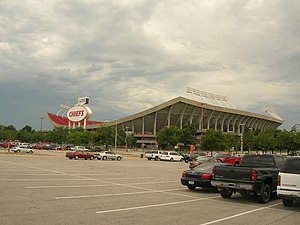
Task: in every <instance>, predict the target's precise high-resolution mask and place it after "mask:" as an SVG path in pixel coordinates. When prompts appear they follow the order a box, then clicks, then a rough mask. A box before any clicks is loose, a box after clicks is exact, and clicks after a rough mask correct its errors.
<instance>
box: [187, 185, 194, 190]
mask: <svg viewBox="0 0 300 225" xmlns="http://www.w3.org/2000/svg"><path fill="white" fill-rule="evenodd" d="M187 187H188V189H190V190H192V191H193V190H195V189H196V186H195V185H190V184H189V185H188V186H187Z"/></svg>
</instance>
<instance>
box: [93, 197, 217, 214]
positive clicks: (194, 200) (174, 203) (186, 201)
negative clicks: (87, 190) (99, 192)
mask: <svg viewBox="0 0 300 225" xmlns="http://www.w3.org/2000/svg"><path fill="white" fill-rule="evenodd" d="M218 197H219V196H213V197H208V198H197V199H191V200H185V201H178V202H168V203H162V204H155V205H144V206H137V207H130V208H123V209H111V210H104V211H98V212H96V213H97V214H103V213H112V212H121V211H129V210H135V209H146V208H154V207H161V206H169V205H177V204H184V203H190V202H196V201H202V200H206V199H211V198H218Z"/></svg>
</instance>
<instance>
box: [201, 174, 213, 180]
mask: <svg viewBox="0 0 300 225" xmlns="http://www.w3.org/2000/svg"><path fill="white" fill-rule="evenodd" d="M200 179H211V175H210V174H207V173H204V174H202V175H201V176H200Z"/></svg>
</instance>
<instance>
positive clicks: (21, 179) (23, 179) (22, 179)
mask: <svg viewBox="0 0 300 225" xmlns="http://www.w3.org/2000/svg"><path fill="white" fill-rule="evenodd" d="M0 180H3V181H25V180H26V181H28V180H46V181H48V180H84V181H88V180H92V181H95V180H96V179H87V178H85V179H82V178H81V179H79V178H78V179H75V178H73V179H72V178H70V179H64V178H61V179H49V178H44V179H38V178H32V179H26V178H20V179H13V178H12V179H0Z"/></svg>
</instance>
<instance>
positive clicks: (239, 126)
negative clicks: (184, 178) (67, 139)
mask: <svg viewBox="0 0 300 225" xmlns="http://www.w3.org/2000/svg"><path fill="white" fill-rule="evenodd" d="M188 92H189V93H191V94H193V95H194V96H195V95H198V96H202V97H205V98H210V99H213V100H217V101H218V102H219V103H223V106H220V105H217V104H209V103H207V102H205V103H204V102H200V101H196V100H192V99H189V98H186V97H182V96H179V97H177V98H174V99H171V100H169V101H166V102H164V103H161V104H159V105H157V106H154V107H152V108H150V109H147V110H144V111H141V112H138V113H136V114H133V115H129V116H127V117H124V118H120V119H118V120H113V121H109V122H98V121H92V120H88V118H89V115H87V116H86V117H85V119H84V117H80V119H76V120H73V121H72V119H71V118H69V117H68V116H67V117H65V116H64V115H58V113H57V114H52V113H49V112H48V118H49V120H50V122H51V123H52V124H53V126H54V127H69V128H75V127H83V128H84V129H86V130H95V129H97V128H99V127H101V126H115V127H116V128H117V129H118V130H124V131H125V132H126V133H132V134H133V135H134V137H135V139H136V140H137V144H138V145H139V146H141V145H146V146H153V145H157V142H156V135H157V133H158V132H159V131H160V130H161V129H163V128H165V127H170V126H177V127H179V128H180V129H182V128H183V127H184V125H187V124H190V125H192V126H194V127H195V128H197V130H198V134H199V137H200V136H201V135H204V134H205V132H206V130H207V129H214V130H220V131H223V132H235V133H238V134H241V133H242V132H243V131H244V130H245V129H252V130H254V131H255V130H261V131H264V130H266V129H269V128H277V127H279V126H280V125H281V124H282V123H283V122H284V120H283V119H282V118H281V117H279V116H278V115H277V114H275V113H271V112H270V115H271V116H267V115H262V114H257V113H253V112H247V111H242V110H238V109H234V108H233V107H230V106H228V104H227V105H226V106H224V103H228V98H227V97H225V96H220V95H215V94H211V93H207V92H202V91H198V90H196V89H191V88H190V89H188ZM82 99H84V101H83V102H82ZM86 99H87V100H86ZM85 101H86V102H85ZM85 103H87V104H88V97H85V98H81V103H78V104H77V105H76V106H75V107H79V106H78V105H80V106H82V107H86V106H83V105H84V104H85ZM61 108H64V109H65V113H66V112H67V110H68V111H70V110H71V107H67V106H61ZM73 108H74V107H73ZM86 108H88V107H86ZM88 109H89V108H88ZM89 110H90V109H89ZM89 110H88V111H89ZM76 112H78V111H76ZM65 113H64V114H65ZM73 114H74V113H73ZM67 115H68V114H67ZM198 139H199V138H198Z"/></svg>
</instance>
